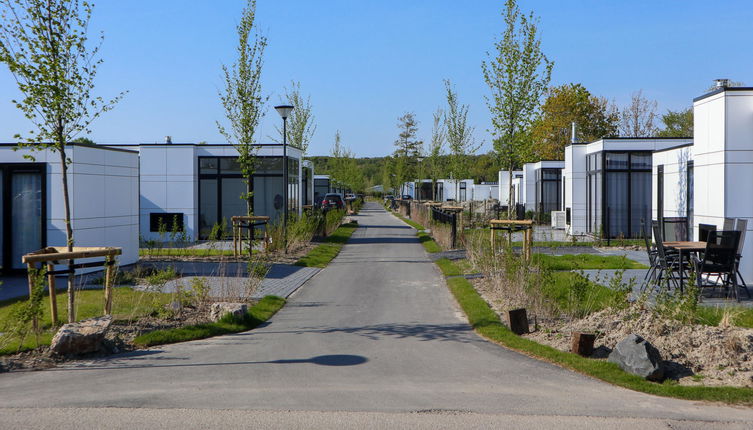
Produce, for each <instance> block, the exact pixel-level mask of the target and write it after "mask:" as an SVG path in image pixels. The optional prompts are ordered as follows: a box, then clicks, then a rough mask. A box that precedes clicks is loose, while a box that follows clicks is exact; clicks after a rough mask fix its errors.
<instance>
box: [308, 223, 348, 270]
mask: <svg viewBox="0 0 753 430" xmlns="http://www.w3.org/2000/svg"><path fill="white" fill-rule="evenodd" d="M357 228H358V224H353V223H349V224H343V225H341V226H340V227H338V228H337V230H335V232H334V233H332V234H331V235H329V236H327V237H326V238H325V239H324V241H323V242H324V243H322V244H320V245H318V246H317V247H316V248H314V249H312V250H311V251H309V253H308V254H306V255H305V256H303V257H302V258H301V259H300V260H298V261H296V262H295V265H296V266H303V267H321V268H324V267H326V266H327V264H329V262H330V261H332V260H334V258H335V257H337V254H339V253H340V249H342V247H343V245H345V243H346V242H347V241H348V239H349V238H350V236H351V235H352V234H353V232H354V231H356V229H357Z"/></svg>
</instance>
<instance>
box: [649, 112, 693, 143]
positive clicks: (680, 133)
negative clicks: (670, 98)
mask: <svg viewBox="0 0 753 430" xmlns="http://www.w3.org/2000/svg"><path fill="white" fill-rule="evenodd" d="M661 121H662V122H663V123H664V129H662V130H660V131H659V132H658V133H657V134H656V135H657V136H658V137H693V108H692V107H689V108H687V109H683V110H678V111H672V110H669V111H667V113H666V114H664V115H662V117H661Z"/></svg>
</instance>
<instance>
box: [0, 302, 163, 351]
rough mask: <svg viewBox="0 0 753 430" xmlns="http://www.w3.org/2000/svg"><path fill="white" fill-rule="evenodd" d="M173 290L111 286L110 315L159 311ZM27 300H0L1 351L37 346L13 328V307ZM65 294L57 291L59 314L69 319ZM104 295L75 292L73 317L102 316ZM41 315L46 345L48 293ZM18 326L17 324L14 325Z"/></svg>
mask: <svg viewBox="0 0 753 430" xmlns="http://www.w3.org/2000/svg"><path fill="white" fill-rule="evenodd" d="M172 297H173V296H172V294H166V293H156V292H145V291H134V290H132V289H131V288H128V287H121V288H115V289H113V300H112V315H113V318H114V319H116V320H130V319H134V318H139V317H142V316H146V315H151V314H153V313H155V312H159V311H160V310H161V309H163V308H164V306H165V305H166V304H167V303H169V302H170V300H171V299H172ZM27 300H28V297H19V298H16V299H10V300H4V301H2V302H0V332H2V333H3V334H0V355H5V354H13V353H16V352H17V351H27V350H30V349H34V348H36V347H37V343H36V340H35V338H34V335H33V334H31V333H30V334H28V335H27V336H26V338H25V339H24V340H23V341H22V340H21V338H22V336H21V335H19V334H16V333H15V332H14V326H15V324H17V323H16V320H15V319H14V317H13V315H14V313H15V312H16V310H17V309H18V308H19V307H20V306H22V305H23V304H24V302H26V301H27ZM66 300H67V294H66V293H65V292H58V293H57V303H58V318H59V319H61V320H62V321H68V313H67V310H66V306H65V303H66ZM104 304H105V298H104V292H103V291H102V290H81V291H77V292H76V317H77V319H78V320H83V319H87V318H93V317H99V316H102V314H103V310H104ZM42 311H43V314H42V318H40V327H41V332H40V334H39V345H40V346H42V345H49V344H50V341H51V340H52V336H54V335H55V332H56V331H57V329H56V328H53V327H52V319H51V317H50V306H49V298H48V296H47V294H45V297H44V299H43V302H42ZM15 328H17V327H15Z"/></svg>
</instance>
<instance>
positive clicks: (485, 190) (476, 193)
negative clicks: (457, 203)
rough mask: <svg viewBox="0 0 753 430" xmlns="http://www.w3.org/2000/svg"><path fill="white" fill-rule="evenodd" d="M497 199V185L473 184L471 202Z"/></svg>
mask: <svg viewBox="0 0 753 430" xmlns="http://www.w3.org/2000/svg"><path fill="white" fill-rule="evenodd" d="M497 197H499V184H497V183H496V182H482V183H480V184H473V194H472V197H471V198H472V200H489V199H497Z"/></svg>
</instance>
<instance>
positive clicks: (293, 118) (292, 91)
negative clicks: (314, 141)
mask: <svg viewBox="0 0 753 430" xmlns="http://www.w3.org/2000/svg"><path fill="white" fill-rule="evenodd" d="M284 100H285V103H287V104H289V105H291V106H294V107H295V109H293V111H292V112H291V113H290V116H289V117H288V125H287V132H288V136H287V142H288V145H290V146H293V147H296V148H298V149H300V150H301V151H303V153H304V154H305V153H306V151H307V150H308V147H309V143H310V142H311V138H312V137H313V136H314V133H315V132H316V124H314V114H313V113H312V108H311V96H308V97H304V96H303V94H302V93H301V83H300V82H295V81H293V82H292V83H291V86H290V88H285V96H284ZM275 128H276V129H277V132H278V133H279V134H280V136H282V130H281V129H280V127H279V126H275ZM274 140H275V141H276V142H277V143H281V141H278V140H277V139H274Z"/></svg>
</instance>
